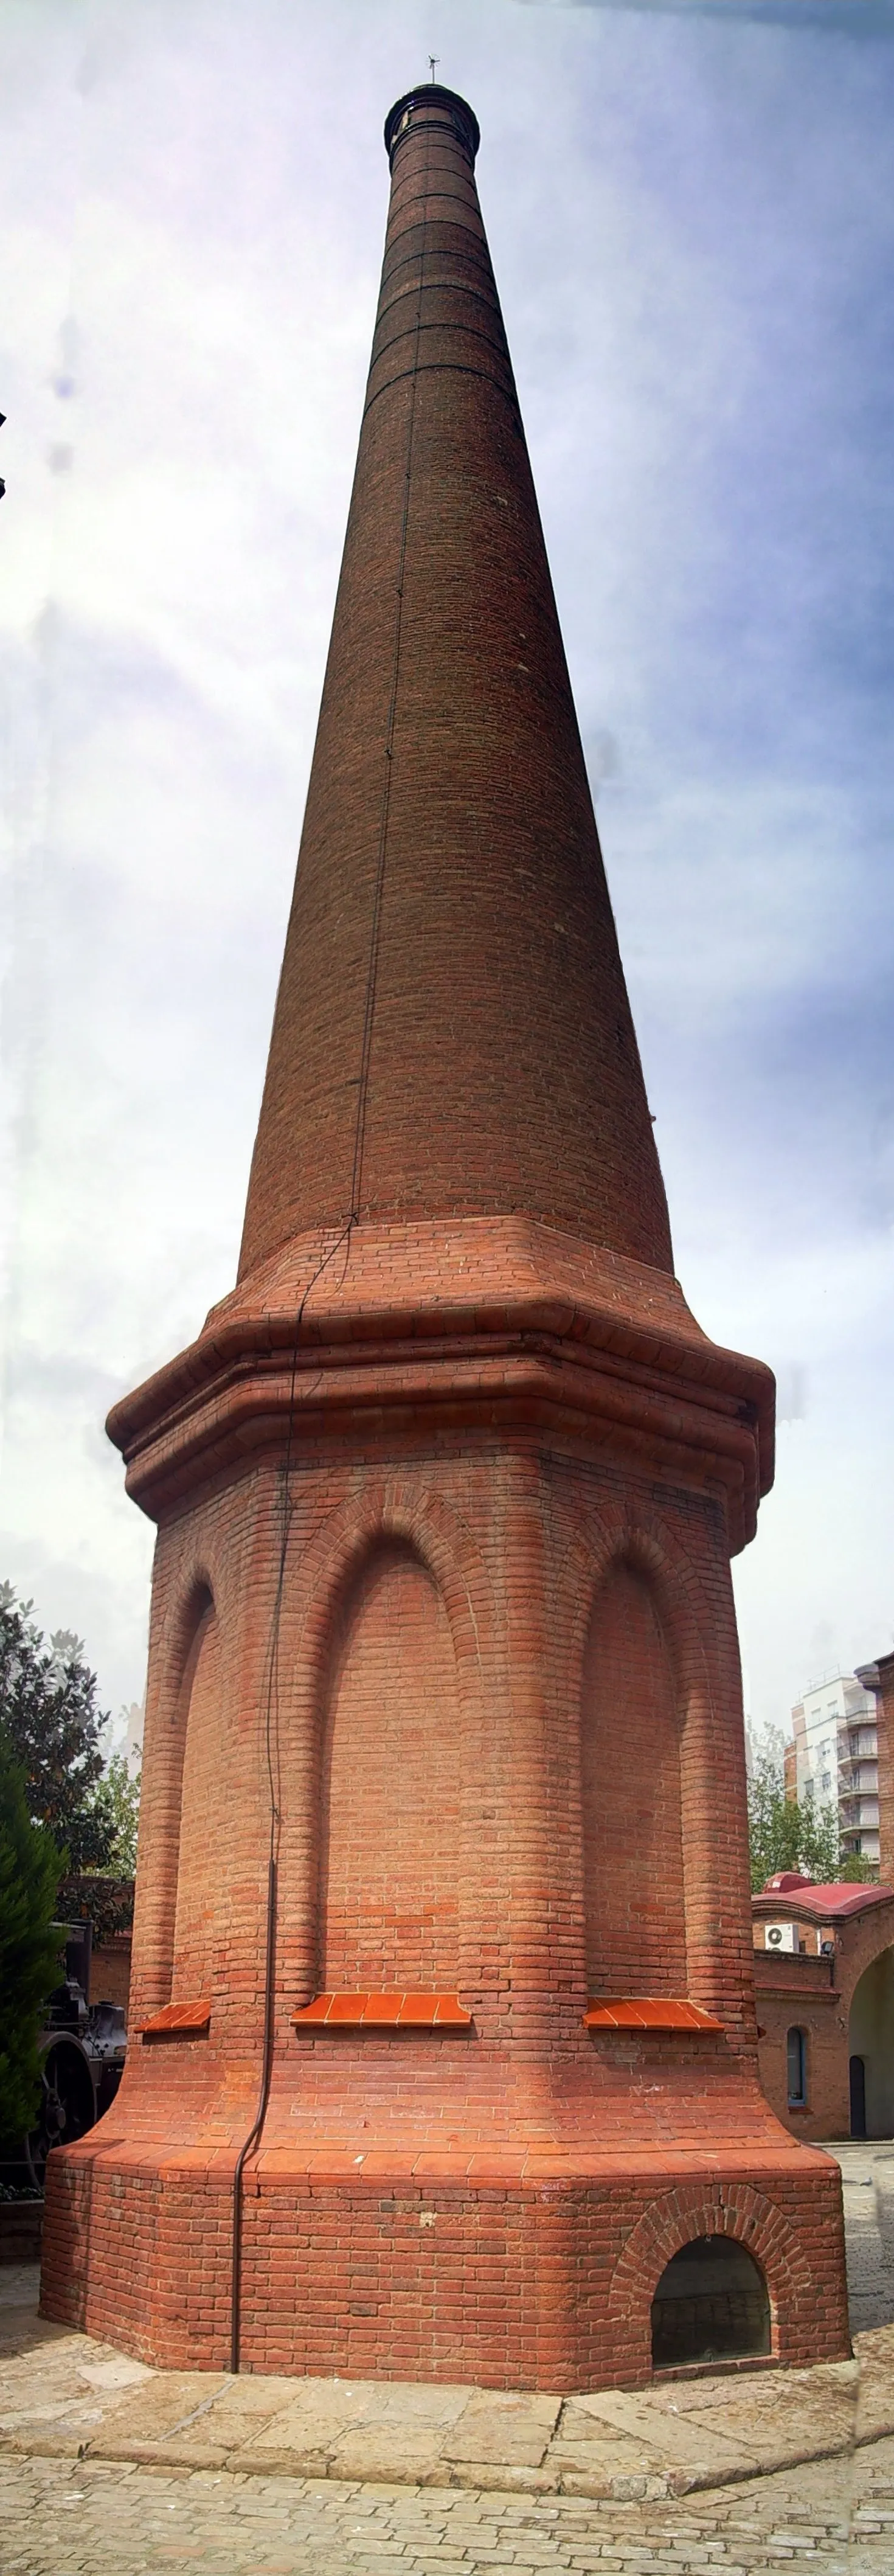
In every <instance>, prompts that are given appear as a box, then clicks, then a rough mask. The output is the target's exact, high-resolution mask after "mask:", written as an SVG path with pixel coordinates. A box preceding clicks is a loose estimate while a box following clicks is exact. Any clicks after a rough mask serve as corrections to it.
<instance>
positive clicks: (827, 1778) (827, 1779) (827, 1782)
mask: <svg viewBox="0 0 894 2576" xmlns="http://www.w3.org/2000/svg"><path fill="white" fill-rule="evenodd" d="M831 1786H832V1774H831V1771H824V1772H823V1788H824V1789H831Z"/></svg>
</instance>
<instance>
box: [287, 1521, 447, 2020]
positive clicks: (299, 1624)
mask: <svg viewBox="0 0 894 2576" xmlns="http://www.w3.org/2000/svg"><path fill="white" fill-rule="evenodd" d="M395 1546H396V1547H399V1548H404V1549H406V1550H407V1551H408V1552H409V1553H410V1554H411V1555H412V1556H413V1557H414V1558H415V1560H416V1561H417V1562H418V1564H419V1565H420V1567H421V1568H422V1569H423V1570H424V1572H425V1573H426V1574H427V1575H428V1577H429V1579H430V1581H431V1582H432V1584H433V1585H434V1587H435V1589H436V1592H437V1594H438V1596H439V1598H440V1600H441V1601H442V1602H443V1605H444V1610H445V1613H446V1619H447V1623H448V1627H449V1632H450V1637H451V1643H452V1651H453V1658H454V1663H455V1668H456V1688H457V1706H458V1712H459V1726H458V1736H457V1741H456V1743H455V1745H454V1748H453V1758H454V1762H455V1765H456V1767H457V1769H458V1771H459V1774H460V1777H461V1779H462V1781H463V1789H464V1794H465V1787H466V1783H467V1781H470V1780H474V1777H475V1774H476V1769H477V1743H478V1737H479V1734H480V1732H481V1730H482V1729H483V1726H484V1722H485V1711H484V1704H483V1691H482V1665H483V1659H484V1654H485V1652H486V1650H487V1643H488V1642H489V1641H490V1640H492V1637H493V1632H494V1603H493V1597H492V1589H491V1584H490V1579H489V1576H488V1573H487V1569H486V1567H485V1564H484V1561H483V1558H482V1556H481V1553H480V1550H479V1548H478V1546H477V1544H476V1542H475V1540H474V1538H473V1536H472V1534H471V1532H470V1530H469V1529H468V1527H467V1525H466V1523H465V1522H464V1521H463V1520H462V1519H461V1518H460V1516H459V1515H458V1514H455V1513H453V1512H452V1511H451V1510H450V1509H449V1507H447V1506H445V1504H444V1502H443V1500H442V1498H441V1496H440V1495H437V1494H433V1493H431V1492H430V1491H426V1492H425V1493H423V1494H420V1493H419V1492H418V1490H414V1488H413V1487H412V1486H411V1485H410V1483H409V1481H408V1480H405V1479H404V1478H402V1477H399V1476H393V1477H382V1478H379V1479H376V1480H374V1481H370V1482H369V1483H366V1484H365V1485H364V1487H363V1490H362V1492H361V1493H359V1494H355V1495H352V1496H350V1497H349V1498H348V1499H347V1500H346V1501H345V1502H344V1503H342V1504H341V1505H339V1506H337V1507H336V1509H335V1510H334V1511H333V1512H331V1513H330V1514H329V1515H328V1516H327V1519H326V1522H325V1524H324V1526H323V1528H322V1529H321V1530H320V1531H319V1532H318V1533H317V1535H316V1537H315V1539H314V1540H312V1541H311V1543H310V1545H309V1546H308V1547H307V1548H306V1549H305V1550H304V1551H303V1552H302V1553H298V1552H297V1551H296V1556H295V1561H294V1570H291V1569H290V1570H289V1574H288V1576H287V1582H286V1586H285V1594H284V1602H283V1617H282V1625H281V1634H280V1654H279V1661H280V1671H281V1674H282V1675H283V1676H284V1677H287V1682H286V1688H284V1690H283V1694H282V1721H281V1729H280V1756H281V1762H282V1777H283V1802H282V1803H283V1829H282V1831H283V1840H282V1868H283V1875H284V1877H285V1876H287V1877H288V1881H289V1884H290V1886H291V1888H292V1890H293V1906H292V1909H291V1914H290V1920H289V1922H288V1924H287V1925H284V1929H283V1941H282V1956H281V1995H282V1997H283V2000H284V2001H285V1998H286V1997H287V1996H288V1997H289V1998H290V1999H291V2004H292V2006H294V2003H295V2002H296V2001H301V2000H304V2001H306V2000H308V1999H309V1997H310V1995H311V1994H312V1993H313V1992H315V1991H316V1988H317V1978H318V1964H319V1882H318V1820H319V1817H320V1810H321V1795H322V1787H323V1777H322V1766H323V1756H324V1745H323V1731H324V1722H325V1710H326V1699H327V1677H328V1672H329V1665H330V1658H331V1654H332V1646H333V1640H334V1638H335V1636H336V1634H337V1631H338V1626H339V1622H340V1620H341V1618H342V1616H343V1612H344V1607H345V1604H346V1602H347V1601H348V1599H349V1598H350V1595H351V1593H352V1591H353V1590H354V1589H355V1587H356V1586H357V1584H358V1583H359V1582H360V1581H361V1580H362V1576H363V1570H364V1567H365V1566H366V1565H367V1564H368V1563H369V1561H370V1560H371V1558H372V1557H374V1556H375V1554H376V1552H377V1551H380V1550H381V1549H382V1548H388V1547H395ZM286 1702H287V1703H288V1704H286ZM461 1840H462V1841H463V1842H464V1840H465V1836H464V1834H463V1835H462V1837H461ZM457 1876H458V1880H459V1932H458V1952H459V1959H460V1979H461V1981H462V1978H463V1975H464V1974H465V1976H466V1978H467V1976H468V1964H469V1941H468V1932H467V1919H468V1909H467V1905H466V1903H465V1890H464V1871H463V1864H462V1857H461V1854H460V1855H458V1869H457Z"/></svg>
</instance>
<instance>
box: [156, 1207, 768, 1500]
mask: <svg viewBox="0 0 894 2576" xmlns="http://www.w3.org/2000/svg"><path fill="white" fill-rule="evenodd" d="M383 1413H384V1414H387V1415H388V1417H389V1419H390V1420H391V1422H392V1424H393V1425H394V1424H396V1423H397V1422H400V1423H401V1424H402V1425H403V1426H405V1425H406V1423H407V1420H408V1418H412V1422H413V1425H414V1426H415V1427H416V1428H418V1427H419V1426H420V1425H421V1424H422V1423H425V1424H426V1426H429V1427H434V1426H437V1427H448V1426H452V1425H453V1426H459V1425H466V1426H467V1425H475V1424H477V1425H478V1426H480V1427H484V1428H487V1429H495V1428H499V1429H500V1430H511V1429H519V1428H521V1429H524V1428H530V1429H533V1430H543V1429H550V1430H552V1431H554V1432H563V1431H564V1432H567V1433H569V1434H570V1435H571V1436H572V1437H579V1436H581V1435H583V1436H584V1437H588V1436H592V1435H593V1434H594V1433H596V1434H597V1435H598V1436H599V1438H600V1441H601V1442H603V1443H604V1442H605V1440H606V1439H609V1440H612V1441H614V1442H620V1444H621V1445H622V1446H623V1447H626V1448H630V1447H631V1445H632V1446H633V1447H634V1448H636V1449H639V1450H642V1449H644V1448H645V1449H648V1450H649V1452H650V1453H651V1455H652V1457H653V1459H654V1461H655V1463H656V1465H657V1466H658V1467H659V1468H660V1470H661V1471H662V1472H664V1473H667V1474H676V1475H678V1476H681V1477H682V1479H683V1481H684V1482H685V1481H689V1480H693V1479H694V1480H695V1481H697V1482H699V1483H701V1484H704V1483H705V1481H706V1480H708V1481H711V1482H713V1483H715V1484H716V1485H718V1486H720V1487H721V1488H722V1489H723V1490H724V1491H725V1494H726V1497H727V1513H728V1521H729V1532H730V1545H731V1547H732V1548H733V1549H734V1550H735V1549H737V1548H740V1547H742V1546H743V1545H744V1544H745V1541H746V1539H747V1538H749V1537H750V1536H751V1535H752V1532H753V1529H754V1525H755V1519H756V1513H757V1504H758V1500H759V1496H760V1494H761V1493H762V1492H765V1491H766V1489H767V1486H768V1485H769V1483H770V1481H771V1478H772V1427H773V1380H772V1377H771V1375H770V1372H769V1370H767V1369H765V1368H763V1367H762V1366H761V1365H760V1363H759V1362H757V1361H754V1360H748V1359H743V1358H741V1357H739V1356H738V1355H737V1354H736V1353H734V1352H730V1351H725V1350H722V1349H720V1348H718V1346H717V1345H716V1344H714V1343H712V1342H710V1341H709V1340H708V1339H707V1337H706V1335H705V1334H703V1333H702V1332H701V1331H700V1329H699V1327H698V1325H697V1324H696V1323H695V1321H694V1318H693V1317H692V1315H691V1314H690V1312H689V1309H688V1307H687V1306H686V1303H685V1300H684V1298H683V1295H682V1291H681V1290H680V1288H679V1287H678V1285H677V1282H676V1281H675V1280H672V1279H668V1278H666V1277H665V1276H664V1275H663V1274H662V1273H661V1272H656V1271H652V1270H648V1269H646V1268H644V1267H641V1266H640V1265H638V1264H636V1263H634V1262H632V1261H630V1260H627V1259H625V1258H623V1257H622V1256H620V1255H618V1254H615V1253H611V1252H608V1251H603V1250H600V1249H598V1248H594V1247H593V1246H590V1245H586V1244H581V1243H577V1242H575V1241H574V1239H573V1238H572V1237H569V1236H567V1235H559V1234H554V1233H552V1232H551V1230H550V1229H549V1228H547V1227H544V1226H540V1225H536V1224H533V1223H529V1222H527V1221H526V1220H524V1219H522V1218H517V1219H504V1220H490V1219H474V1218H473V1219H466V1220H464V1221H454V1222H452V1223H450V1224H448V1225H446V1226H439V1225H437V1224H435V1223H430V1224H427V1225H423V1224H417V1225H414V1226H401V1225H395V1224H392V1225H388V1226H374V1225H365V1226H358V1227H356V1228H354V1229H352V1231H351V1233H350V1235H345V1236H343V1237H342V1238H339V1237H338V1236H337V1235H336V1234H335V1233H332V1234H330V1235H328V1236H327V1235H321V1234H316V1235H314V1236H312V1237H304V1238H303V1239H302V1240H301V1241H300V1242H297V1243H294V1244H291V1245H289V1246H287V1247H286V1248H285V1251H284V1252H283V1253H282V1254H280V1255H279V1256H277V1259H276V1260H275V1261H274V1262H272V1263H268V1264H267V1265H266V1266H265V1268H264V1269H263V1270H260V1271H258V1272H256V1273H254V1274H253V1276H252V1277H250V1278H248V1279H245V1280H244V1281H243V1282H242V1283H241V1286H240V1288H239V1289H238V1290H236V1291H235V1292H234V1294H233V1295H232V1296H231V1297H229V1298H226V1299H225V1300H224V1301H223V1303H222V1304H221V1305H220V1306H217V1307H215V1308H213V1309H212V1312H211V1314H210V1315H209V1317H208V1320H207V1323H206V1325H205V1327H204V1330H203V1332H202V1333H201V1334H200V1335H199V1337H198V1340H197V1341H196V1342H194V1343H192V1344H191V1345H190V1347H189V1348H188V1349H187V1350H186V1351H184V1352H182V1353H181V1354H180V1355H179V1357H178V1358H176V1359H175V1360H172V1361H171V1362H170V1363H169V1364H168V1366H167V1367H165V1368H164V1369H161V1370H159V1371H158V1372H157V1374H156V1375H155V1376H154V1377H152V1378H150V1379H149V1380H147V1382H146V1384H145V1385H144V1386H142V1387H139V1388H137V1390H136V1392H135V1393H134V1394H133V1395H132V1396H128V1397H125V1398H124V1399H123V1400H122V1401H121V1402H120V1403H119V1404H117V1405H115V1407H114V1408H113V1411H112V1412H111V1414H110V1415H109V1422H108V1429H109V1435H110V1437H111V1439H113V1440H114V1441H115V1443H116V1445H117V1446H118V1447H119V1448H120V1449H121V1450H122V1451H123V1454H124V1457H125V1459H126V1462H127V1467H128V1490H129V1492H130V1493H131V1494H132V1495H133V1496H134V1498H135V1499H136V1500H137V1501H139V1502H140V1503H141V1504H142V1506H143V1508H144V1510H147V1511H149V1512H150V1514H153V1515H154V1514H155V1513H158V1512H162V1511H164V1510H165V1509H166V1508H167V1507H168V1506H169V1505H170V1503H172V1502H173V1501H175V1500H177V1499H178V1498H179V1496H180V1495H181V1494H182V1493H183V1491H184V1490H186V1489H187V1488H188V1487H189V1486H190V1485H191V1484H193V1483H195V1482H196V1481H197V1480H201V1479H203V1478H205V1477H207V1476H208V1475H209V1474H210V1473H216V1472H217V1471H218V1469H220V1468H221V1467H224V1466H227V1465H231V1464H233V1463H235V1462H239V1461H241V1460H242V1459H244V1457H245V1456H246V1454H247V1453H248V1452H250V1451H252V1450H255V1449H257V1448H264V1447H268V1446H270V1445H271V1444H273V1445H276V1444H281V1443H282V1441H283V1438H284V1436H285V1431H286V1425H287V1420H288V1417H289V1416H290V1415H291V1416H293V1418H294V1421H295V1422H296V1423H297V1424H298V1425H299V1426H300V1431H299V1437H300V1438H301V1439H304V1438H308V1437H312V1438H313V1439H315V1440H317V1439H319V1438H321V1437H325V1436H326V1435H327V1433H334V1434H337V1435H339V1436H341V1437H344V1436H346V1435H347V1434H350V1435H351V1436H353V1437H357V1436H360V1437H363V1436H364V1434H367V1435H368V1431H369V1428H370V1425H371V1423H372V1422H373V1421H374V1420H377V1421H379V1422H380V1421H381V1418H382V1415H383Z"/></svg>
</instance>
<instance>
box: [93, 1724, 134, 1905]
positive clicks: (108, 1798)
mask: <svg viewBox="0 0 894 2576" xmlns="http://www.w3.org/2000/svg"><path fill="white" fill-rule="evenodd" d="M141 1779H142V1772H141V1771H137V1772H132V1771H131V1769H130V1765H129V1763H128V1760H127V1755H126V1753H112V1754H110V1756H109V1759H108V1762H107V1763H106V1767H105V1770H104V1772H103V1776H102V1779H101V1780H100V1782H99V1784H98V1786H97V1789H96V1792H95V1797H96V1804H97V1807H98V1808H100V1809H101V1812H102V1814H103V1815H104V1816H105V1818H106V1819H107V1822H108V1824H109V1827H110V1830H111V1834H112V1845H111V1850H110V1853H109V1858H108V1861H107V1863H106V1867H107V1868H108V1869H110V1870H113V1871H114V1872H115V1875H116V1877H118V1878H132V1877H133V1874H134V1870H135V1869H136V1865H137V1825H138V1823H139V1815H140V1782H141Z"/></svg>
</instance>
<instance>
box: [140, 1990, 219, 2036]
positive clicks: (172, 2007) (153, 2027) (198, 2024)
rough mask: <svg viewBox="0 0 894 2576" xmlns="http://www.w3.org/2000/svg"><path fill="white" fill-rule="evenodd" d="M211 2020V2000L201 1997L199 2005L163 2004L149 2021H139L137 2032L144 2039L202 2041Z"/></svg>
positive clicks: (152, 2014)
mask: <svg viewBox="0 0 894 2576" xmlns="http://www.w3.org/2000/svg"><path fill="white" fill-rule="evenodd" d="M210 2020H211V2002H210V1998H209V1997H208V1996H207V1995H201V1996H200V1997H199V2000H198V2002H197V2003H192V2004H163V2005H162V2008H161V2011H160V2012H156V2013H151V2014H150V2016H149V2020H148V2021H139V2022H138V2023H137V2030H138V2032H139V2034H140V2037H141V2038H142V2039H201V2038H203V2037H204V2034H205V2032H206V2031H207V2029H208V2026H209V2023H210Z"/></svg>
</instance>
